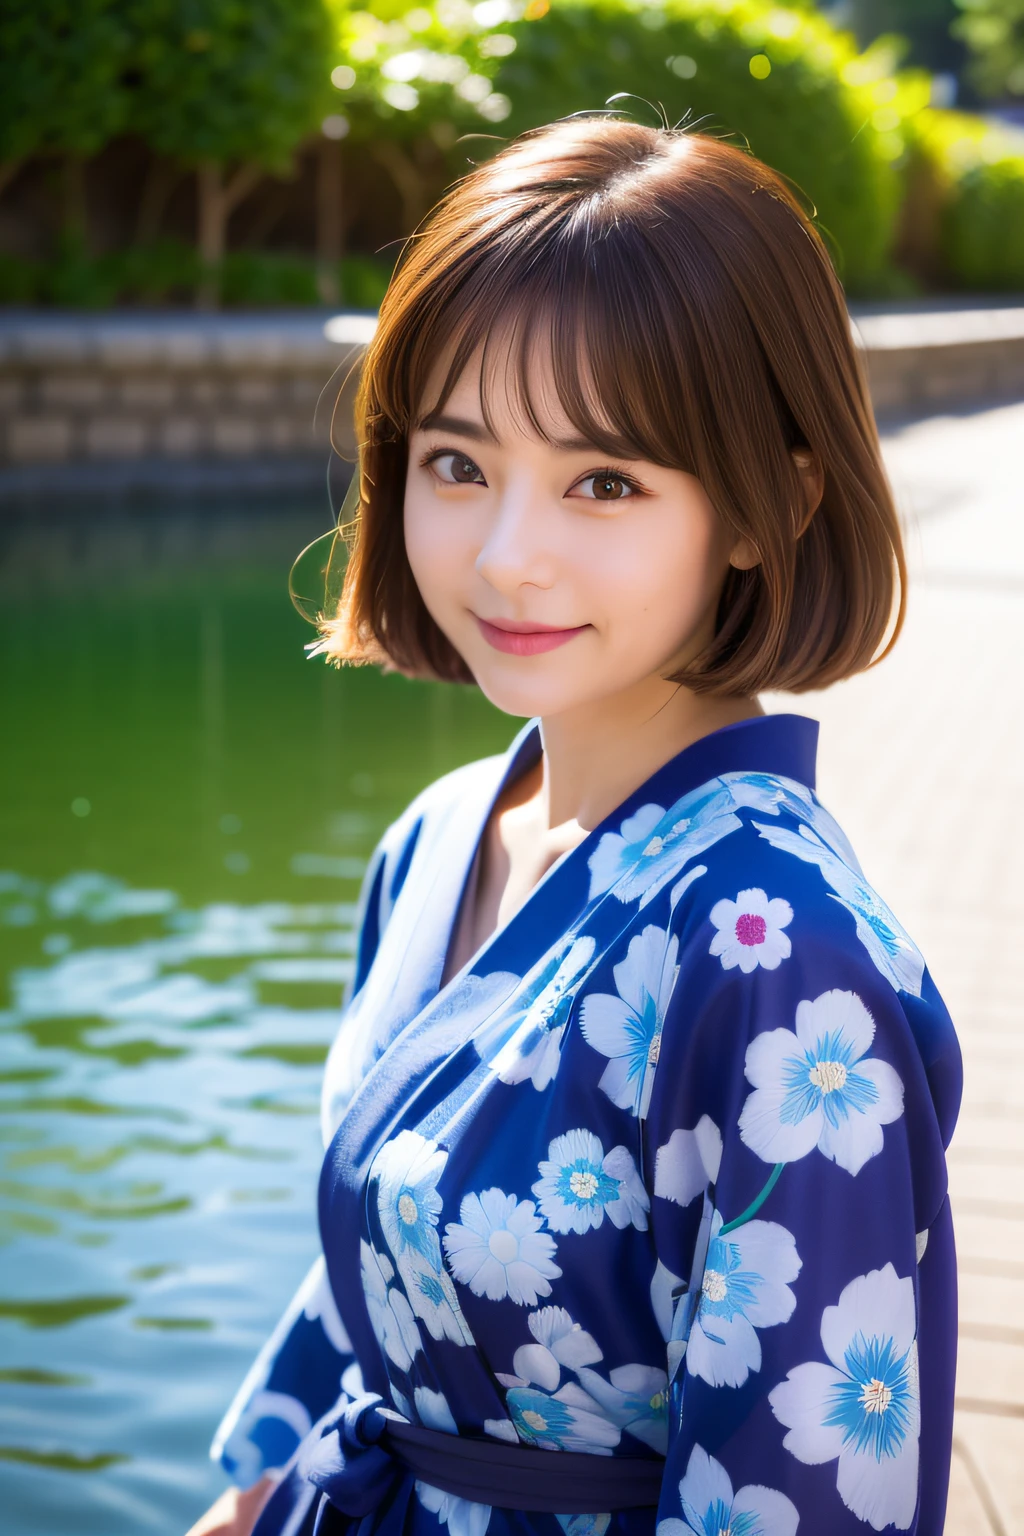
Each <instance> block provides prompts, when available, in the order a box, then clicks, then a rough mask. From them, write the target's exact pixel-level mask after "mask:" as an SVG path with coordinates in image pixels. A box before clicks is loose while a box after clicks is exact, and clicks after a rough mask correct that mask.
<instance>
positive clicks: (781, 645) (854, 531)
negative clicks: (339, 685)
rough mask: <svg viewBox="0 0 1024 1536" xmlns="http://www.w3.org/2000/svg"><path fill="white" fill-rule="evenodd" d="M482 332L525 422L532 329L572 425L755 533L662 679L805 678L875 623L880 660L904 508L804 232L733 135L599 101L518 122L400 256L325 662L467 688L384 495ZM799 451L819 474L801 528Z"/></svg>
mask: <svg viewBox="0 0 1024 1536" xmlns="http://www.w3.org/2000/svg"><path fill="white" fill-rule="evenodd" d="M503 328H504V330H503ZM499 332H503V334H504V335H505V336H506V337H507V336H508V335H509V334H511V336H512V338H513V347H512V351H511V354H508V353H505V354H503V356H504V357H505V358H507V359H508V360H507V361H506V362H504V363H502V365H501V366H504V367H506V368H507V369H508V370H509V372H511V373H513V374H515V375H516V379H515V380H514V381H513V383H514V385H515V388H516V390H517V391H518V398H519V399H520V400H521V401H522V402H523V404H524V406H525V409H526V412H527V416H528V418H529V420H530V421H531V422H532V424H533V426H534V428H535V429H536V430H538V431H543V427H542V425H541V423H540V422H539V420H538V418H537V413H536V411H535V410H534V408H533V406H532V404H531V402H530V390H529V378H528V364H529V359H530V356H531V349H532V348H533V347H534V345H535V344H536V343H537V341H538V338H540V340H541V341H542V344H544V345H546V346H548V347H549V348H550V354H551V358H552V369H553V374H554V379H555V385H556V388H557V391H558V396H559V399H560V401H561V403H562V406H563V408H564V410H565V413H566V415H567V417H568V418H569V420H570V421H571V422H572V423H573V425H574V426H575V427H576V428H578V430H579V431H580V433H581V434H582V435H583V436H584V437H585V438H586V439H587V440H588V441H590V442H592V443H593V444H594V445H595V447H598V448H600V449H601V450H603V451H604V452H606V453H609V454H612V455H614V456H625V457H629V458H643V459H647V460H649V461H652V462H654V463H657V464H661V465H665V466H668V467H671V468H677V469H682V470H685V471H687V472H688V473H689V474H692V475H694V476H696V478H697V479H698V480H699V481H700V482H701V484H702V486H703V487H704V490H705V491H706V493H707V495H708V497H709V499H710V501H711V503H712V505H713V506H714V508H715V510H716V512H717V514H718V516H719V517H720V518H721V519H722V520H723V522H724V524H725V525H726V526H727V528H728V529H729V530H730V531H731V532H733V533H734V534H736V535H737V536H742V537H745V538H746V539H748V540H749V541H751V543H752V544H753V546H754V548H755V549H756V550H757V553H758V555H759V557H760V563H759V564H758V565H757V566H756V567H754V568H753V569H752V570H745V571H740V570H734V569H730V571H729V574H728V576H727V577H726V580H725V584H724V587H723V590H722V593H721V598H720V602H719V607H718V617H717V629H716V634H715V636H714V639H713V641H712V643H711V644H710V645H709V646H708V648H707V649H706V651H705V652H704V653H703V654H702V655H700V656H698V657H697V658H696V660H695V661H694V662H693V663H692V664H691V665H690V666H688V667H687V668H686V669H685V670H684V671H683V672H681V673H680V674H678V677H677V680H678V681H679V682H680V683H682V684H684V685H685V686H687V687H688V688H691V689H694V690H698V691H701V692H715V693H719V694H752V693H756V692H759V691H760V690H762V689H773V688H780V689H787V690H790V691H799V690H803V689H810V688H820V687H822V686H824V685H825V684H828V683H832V682H835V681H836V680H838V679H840V678H844V677H848V676H850V675H851V674H852V673H854V672H858V671H860V670H862V669H863V668H865V667H866V666H868V665H870V664H871V662H872V660H874V659H876V658H878V653H879V650H880V648H881V647H882V646H883V642H885V640H886V636H887V634H888V636H889V638H888V644H887V645H885V649H884V650H883V651H882V654H885V652H886V651H887V650H888V649H889V647H890V646H891V645H892V643H893V641H894V640H895V637H896V634H897V633H898V631H899V628H900V625H901V623H902V619H903V608H904V589H905V566H904V559H903V551H902V545H901V539H900V532H899V524H898V521H897V517H896V512H895V508H894V506H893V501H892V495H891V492H890V490H889V486H888V483H887V481H886V477H885V472H884V470H883V468H882V464H881V458H880V453H879V445H878V436H877V433H876V430H875V425H874V419H873V416H872V412H871V406H870V403H869V400H868V395H867V390H866V386H865V382H864V377H863V374H862V372H861V368H860V366H859V363H858V359H857V356H856V352H855V350H854V346H853V343H852V340H851V336H850V327H849V320H848V317H847V312H846V306H845V303H844V300H843V293H842V289H841V287H840V285H839V282H838V280H837V278H836V275H835V272H834V271H833V268H832V264H831V262H830V260H829V257H828V254H827V252H826V250H825V247H824V245H823V243H822V241H821V238H820V237H819V235H818V234H817V232H816V231H815V229H814V227H813V225H812V224H811V222H810V220H809V218H808V217H807V215H806V214H805V213H804V211H803V209H802V208H801V206H800V204H799V202H798V200H797V198H796V197H795V196H794V195H793V193H792V191H791V190H790V188H789V187H788V186H787V185H786V183H785V182H784V181H783V180H782V179H781V178H780V177H779V176H778V175H776V174H775V172H773V171H771V170H769V169H768V168H767V167H766V166H764V165H762V164H761V163H760V162H759V161H758V160H755V159H754V158H753V157H752V156H751V155H749V154H746V153H745V152H744V151H742V150H741V149H739V148H737V147H735V146H733V145H731V144H728V143H725V142H723V141H722V140H719V139H716V138H713V137H709V136H706V135H704V134H700V133H694V132H688V131H685V130H684V131H680V130H669V129H663V128H651V127H647V126H643V125H640V124H637V123H634V122H630V121H625V120H622V119H620V118H617V117H615V116H612V115H608V114H603V115H602V114H594V115H587V116H581V117H573V118H568V119H565V120H563V121H561V122H558V123H554V124H552V125H551V126H550V127H546V128H540V129H537V130H535V131H533V132H531V133H527V134H524V135H523V136H522V137H521V138H519V139H517V140H515V141H514V142H513V143H511V144H510V145H509V146H508V147H507V148H505V149H503V150H502V151H501V152H500V153H499V154H497V155H496V156H495V157H494V158H493V159H491V160H489V161H487V162H486V163H485V164H483V165H482V166H479V167H478V168H476V169H475V170H473V171H472V172H471V173H470V174H469V175H467V176H466V177H465V178H464V179H463V180H461V181H459V182H458V183H456V185H455V186H454V187H453V189H452V190H451V191H449V193H448V194H447V196H446V197H445V198H444V199H443V201H442V202H441V203H440V204H439V205H438V207H437V208H436V209H435V211H434V213H433V214H432V215H431V217H430V218H429V219H428V220H427V222H426V223H425V225H424V226H423V227H422V228H421V229H420V230H419V231H418V232H417V233H416V234H415V235H414V236H413V237H412V238H411V239H410V240H409V241H408V243H407V245H406V247H405V249H404V252H403V255H402V258H401V260H400V262H399V265H398V268H397V271H396V273H395V276H394V278H393V279H392V282H391V286H390V288H389V289H388V292H387V295H386V297H385V299H384V303H383V304H382V306H381V311H380V320H379V323H378V327H377V331H376V334H375V336H374V339H373V341H372V343H371V344H370V347H369V349H368V351H367V353H366V356H365V359H364V361H363V364H362V377H361V383H360V387H359V392H358V396H357V403H356V437H357V441H358V442H359V443H360V469H361V481H360V494H359V506H358V512H357V515H356V517H355V520H354V522H353V523H352V524H350V525H349V528H348V530H347V532H346V537H347V539H348V542H349V545H350V556H349V563H348V569H347V571H346V575H345V583H344V588H343V591H342V596H341V599H340V602H339V603H338V608H337V612H336V614H334V615H325V616H324V617H323V618H322V619H321V625H320V627H321V633H322V641H321V645H320V647H319V649H320V650H322V651H323V653H324V654H326V655H327V657H328V658H329V659H331V660H334V661H337V662H343V661H348V662H378V663H383V664H385V665H388V666H390V667H392V668H396V669H398V670H399V671H401V672H405V673H408V674H411V675H417V676H427V677H430V676H432V677H436V678H444V679H447V680H449V681H466V682H470V681H472V677H471V674H470V672H469V669H468V668H467V666H466V664H465V662H464V661H463V659H462V657H461V656H460V655H458V653H457V652H456V651H455V649H454V648H453V647H452V645H451V644H450V643H449V641H448V640H447V639H446V637H445V636H444V635H443V634H442V633H441V631H440V629H439V628H438V627H437V625H436V624H435V623H434V621H433V619H432V618H431V617H430V615H429V613H428V612H427V609H426V607H425V605H424V603H423V600H422V598H421V596H420V594H419V591H418V590H417V587H416V583H415V581H414V579H413V574H412V571H411V569H410V566H409V561H408V558H407V555H406V551H405V539H404V534H403V499H404V491H405V478H406V464H407V455H408V439H409V435H410V433H411V432H412V431H413V430H414V428H415V427H416V425H417V423H418V422H419V421H420V420H421V419H422V418H423V417H424V416H425V415H426V414H427V413H428V410H429V412H430V413H433V412H435V411H437V410H438V409H439V408H440V407H441V406H443V404H444V401H445V400H446V399H447V397H448V395H449V394H450V392H451V390H452V388H453V387H454V385H455V383H456V381H457V379H458V378H459V376H460V374H461V373H462V371H463V370H464V368H465V366H466V365H467V363H468V362H469V360H470V359H471V358H472V357H473V356H474V355H475V354H476V353H477V350H478V349H482V350H483V356H484V358H485V359H486V357H487V347H488V344H489V341H493V339H494V338H495V336H496V335H497V334H498V333H499ZM505 344H506V346H507V340H506V343H505ZM445 356H449V357H450V366H449V368H448V371H447V378H446V380H445V382H444V384H443V387H442V390H441V394H440V395H439V397H438V398H437V399H436V400H431V401H429V402H427V401H425V399H424V390H425V387H426V382H427V379H428V376H429V374H430V372H431V369H432V368H433V367H434V366H436V363H437V360H438V358H440V357H445ZM581 359H583V360H585V361H584V366H581ZM485 372H486V369H484V370H482V371H481V380H483V378H484V376H485ZM591 381H592V382H591ZM506 382H507V381H506ZM481 390H482V392H483V383H481ZM481 405H482V408H483V410H484V413H485V419H487V415H486V410H487V407H486V401H485V400H482V401H481ZM801 447H803V448H807V449H810V451H811V452H812V453H813V454H814V455H815V456H816V458H817V461H818V464H819V466H820V468H821V469H822V470H823V472H824V494H823V496H822V500H821V503H820V506H819V507H818V510H817V512H816V513H815V514H814V516H813V517H811V518H810V521H809V522H808V520H807V515H806V501H805V498H804V495H803V493H802V488H801V482H800V479H799V473H798V470H797V468H796V466H795V464H794V460H793V457H792V452H793V450H794V449H799V448H801ZM897 592H898V596H897V595H896V594H897Z"/></svg>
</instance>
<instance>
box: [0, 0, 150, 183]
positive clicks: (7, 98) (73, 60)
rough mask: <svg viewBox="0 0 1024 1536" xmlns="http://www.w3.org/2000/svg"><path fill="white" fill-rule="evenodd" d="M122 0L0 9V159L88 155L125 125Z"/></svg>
mask: <svg viewBox="0 0 1024 1536" xmlns="http://www.w3.org/2000/svg"><path fill="white" fill-rule="evenodd" d="M130 46H131V33H130V29H129V28H128V26H127V25H126V21H125V15H124V5H123V0H21V3H15V4H11V3H7V4H5V5H3V6H0V162H4V161H11V160H21V159H23V158H25V157H26V156H28V155H34V154H44V153H53V152H56V153H70V154H74V155H77V156H82V157H84V156H86V155H91V154H94V153H95V152H96V150H98V149H101V148H102V147H103V145H104V144H106V143H107V141H108V140H109V139H111V138H113V136H114V135H115V134H117V133H120V132H121V131H122V130H123V129H124V127H125V126H126V123H127V119H128V109H129V91H128V90H127V88H126V86H125V72H126V70H127V68H128V63H129V55H130Z"/></svg>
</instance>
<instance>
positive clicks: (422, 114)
mask: <svg viewBox="0 0 1024 1536" xmlns="http://www.w3.org/2000/svg"><path fill="white" fill-rule="evenodd" d="M331 3H332V10H333V16H334V29H335V44H334V53H333V56H332V59H331V63H332V65H333V68H332V70H331V74H330V78H331V81H332V84H333V86H334V89H335V92H336V96H335V101H336V108H335V110H336V111H337V112H339V113H340V114H343V121H344V123H345V128H346V139H347V141H348V142H350V143H351V144H352V146H353V147H363V148H364V150H365V152H366V153H368V154H370V155H372V156H373V158H374V159H375V160H376V161H377V162H378V164H379V165H380V166H381V168H382V169H383V170H384V171H385V172H386V174H387V176H388V178H389V179H390V181H391V182H392V184H393V185H394V187H395V189H396V191H397V192H398V196H399V199H400V201H401V205H402V222H403V226H404V229H405V231H406V232H409V231H410V230H412V229H414V228H415V226H416V225H417V224H418V223H419V221H420V219H421V218H422V217H423V215H424V214H425V213H426V211H427V209H428V208H429V207H430V205H431V203H432V202H433V200H434V198H435V196H436V195H437V193H438V192H439V191H440V189H441V187H442V186H443V184H444V182H445V181H446V180H447V179H448V177H449V175H450V171H451V165H452V161H451V151H452V148H453V146H454V144H455V142H456V140H457V139H458V138H459V136H460V135H462V134H467V133H473V132H480V131H484V132H488V133H493V131H494V125H495V124H498V123H500V122H502V121H503V120H504V119H505V118H506V117H507V116H508V114H509V112H510V111H511V110H512V103H511V102H510V101H509V99H508V98H507V97H506V96H503V95H502V94H501V93H500V92H496V91H495V89H494V85H493V77H494V74H495V71H496V69H497V67H498V65H499V63H500V59H501V56H502V50H503V49H504V48H505V47H506V46H508V47H514V46H515V44H514V43H512V42H511V40H510V39H500V40H498V41H497V43H495V37H496V32H495V25H496V24H497V23H498V22H499V21H500V20H501V18H502V17H503V16H504V14H505V13H506V12H507V13H509V14H512V13H515V12H518V11H521V10H522V9H523V7H522V5H515V4H509V5H505V4H504V3H503V0H489V3H488V0H485V3H484V4H483V5H477V6H476V7H472V8H471V7H470V6H469V5H468V4H459V3H458V0H428V3H425V4H418V5H416V6H415V7H414V8H410V5H409V4H408V0H374V3H373V6H372V9H370V8H369V7H366V8H364V7H362V6H359V5H355V6H353V5H351V4H350V3H348V0H331ZM488 12H490V13H493V20H492V19H491V18H490V16H489V15H488ZM481 13H483V14H482V17H481ZM463 159H464V157H463Z"/></svg>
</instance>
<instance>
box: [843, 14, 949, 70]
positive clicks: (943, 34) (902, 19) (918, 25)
mask: <svg viewBox="0 0 1024 1536" xmlns="http://www.w3.org/2000/svg"><path fill="white" fill-rule="evenodd" d="M959 15H960V12H959V10H958V9H957V0H852V3H851V4H850V6H849V18H850V25H851V26H852V27H853V30H854V32H855V33H856V35H857V41H858V43H859V44H860V46H861V47H862V48H866V47H867V46H868V45H869V43H873V42H874V41H875V38H876V37H883V36H886V35H889V34H892V33H896V34H898V35H899V36H900V37H904V38H906V40H907V43H908V45H909V47H908V51H907V60H906V61H907V63H908V64H911V65H916V66H918V67H919V68H922V69H930V70H931V71H932V72H933V74H945V75H957V76H958V75H959V74H960V71H961V69H962V68H963V65H964V62H965V57H966V50H965V48H964V45H963V43H962V42H961V40H960V39H959V37H957V36H955V35H954V34H953V32H952V31H951V28H952V26H953V23H954V22H955V21H956V19H957V17H958V16H959Z"/></svg>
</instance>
